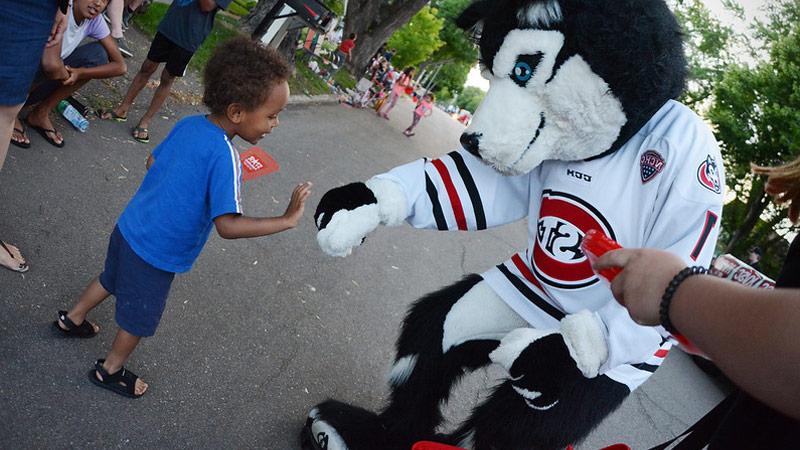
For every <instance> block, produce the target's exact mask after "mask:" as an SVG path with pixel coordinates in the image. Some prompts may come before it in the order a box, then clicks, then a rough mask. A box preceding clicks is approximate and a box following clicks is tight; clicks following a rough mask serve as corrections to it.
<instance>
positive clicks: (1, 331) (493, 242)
mask: <svg viewBox="0 0 800 450" xmlns="http://www.w3.org/2000/svg"><path fill="white" fill-rule="evenodd" d="M123 85H124V82H123ZM114 87H115V86H114V85H112V86H111V88H114ZM116 87H117V89H118V86H116ZM93 89H94V90H92V91H91V92H94V94H93V95H105V96H106V97H109V98H110V97H113V93H109V92H110V91H109V86H107V85H102V84H97V85H96V86H95V87H94V88H93ZM146 95H149V94H146ZM95 100H96V99H95ZM199 111H201V109H199V107H196V106H186V105H181V104H178V103H177V102H174V101H173V100H170V104H169V106H168V108H167V110H166V112H165V114H164V116H165V117H167V118H168V119H167V120H159V121H158V122H156V123H154V125H153V127H152V132H153V139H154V142H158V141H159V140H160V139H163V137H164V136H165V135H166V133H167V131H168V129H169V128H170V126H171V125H172V123H173V122H174V120H175V119H176V118H177V117H180V116H183V115H186V114H193V113H197V112H199ZM137 113H138V114H140V113H141V109H137V110H134V113H133V116H137V115H138V114H137ZM410 120H411V107H410V104H408V103H401V104H400V105H398V107H397V108H396V109H395V111H393V113H392V120H390V121H385V120H383V119H381V118H378V117H376V116H375V115H374V113H371V112H370V111H368V110H356V109H352V108H349V107H345V106H340V105H306V106H292V105H290V107H289V108H288V109H287V110H286V111H285V112H284V113H283V114H282V116H281V125H280V127H279V128H277V129H276V130H275V132H274V134H273V135H271V136H269V137H267V138H266V139H265V140H264V141H263V142H261V146H262V147H263V148H265V149H266V150H267V151H269V152H270V153H271V154H272V155H273V156H274V157H275V158H276V160H277V161H278V162H279V164H280V165H281V170H280V171H279V172H278V173H275V174H273V175H270V176H267V177H263V178H260V179H257V180H254V181H252V182H250V183H248V184H246V186H245V189H244V203H245V210H246V211H247V212H248V213H250V214H254V215H278V214H280V213H282V211H283V208H284V207H285V205H286V202H287V201H288V197H289V193H290V191H291V187H292V186H293V185H294V183H297V182H300V181H304V180H311V181H313V182H314V183H315V192H314V194H313V196H312V198H311V200H310V205H311V206H310V208H309V210H307V212H306V215H307V217H306V219H305V220H304V221H303V222H302V224H301V225H300V226H299V227H298V228H297V229H295V230H292V231H290V232H286V233H282V234H279V235H276V236H273V237H268V238H260V239H250V240H238V241H226V240H223V239H221V238H219V237H217V236H215V235H214V236H212V238H211V239H210V240H209V243H208V245H207V246H206V249H205V250H204V252H203V254H202V255H201V257H200V258H199V260H198V261H197V263H196V265H195V267H194V269H193V270H192V271H191V272H190V273H189V274H186V275H183V276H180V277H178V278H177V279H176V282H175V283H174V287H173V290H172V294H171V296H170V299H169V302H168V305H167V310H166V312H165V314H164V318H163V321H162V324H161V327H160V328H159V330H158V333H157V334H156V336H154V337H153V338H149V339H146V340H144V341H143V343H142V344H141V345H140V347H139V349H137V351H136V352H135V354H134V358H133V359H132V361H131V362H130V368H131V369H133V370H134V371H136V372H137V373H139V374H140V375H141V376H143V377H144V378H146V379H147V380H148V381H149V382H151V390H150V392H149V393H148V394H147V395H146V396H145V397H143V398H141V399H138V400H129V399H124V398H122V397H119V396H116V395H113V394H111V393H109V392H107V391H104V390H100V389H98V388H96V387H95V386H93V385H91V384H90V383H89V382H88V381H87V379H86V376H87V372H88V371H89V369H90V367H91V365H92V362H93V361H94V359H95V358H98V357H102V356H103V355H104V354H105V352H106V350H107V348H108V347H109V345H110V343H111V339H112V338H113V333H114V321H113V301H108V302H107V303H106V304H103V305H102V306H101V307H99V308H98V309H97V310H96V312H95V313H94V315H93V316H92V319H93V320H95V321H97V322H98V323H99V324H100V325H101V326H102V327H104V328H103V330H102V332H101V334H100V335H99V336H98V337H97V338H95V339H90V340H80V341H78V340H65V339H62V338H59V337H58V336H57V335H56V334H55V333H54V332H53V330H52V328H51V322H52V321H53V319H54V316H55V311H56V310H58V309H61V308H65V307H67V306H68V305H70V304H71V303H72V302H73V300H74V298H75V296H76V295H77V294H78V293H79V292H80V291H81V289H82V288H83V287H84V285H85V284H86V283H87V282H88V281H89V279H90V278H92V277H94V276H96V275H97V274H98V272H99V271H100V270H101V268H102V263H103V258H104V255H105V246H106V244H107V239H108V235H109V233H110V232H111V230H112V228H113V226H114V223H115V220H116V218H117V216H118V214H119V213H120V211H121V210H122V209H123V208H124V206H125V204H126V202H127V201H128V200H129V198H130V197H131V195H132V194H133V193H134V191H135V190H136V188H137V186H138V184H139V183H140V181H141V179H142V177H143V175H144V160H145V157H146V156H147V154H148V152H149V151H150V150H151V149H152V147H153V145H142V144H139V143H136V142H135V141H133V140H132V139H130V138H128V137H127V136H128V131H129V127H130V126H132V124H126V125H123V124H116V123H109V122H100V121H97V120H94V121H92V123H91V127H90V130H89V132H87V133H86V134H84V135H79V134H78V133H75V132H73V131H72V130H69V129H66V128H65V127H66V125H64V123H63V121H60V122H59V126H60V127H61V128H62V129H64V130H65V131H64V135H65V139H66V140H67V142H68V144H67V146H66V147H65V148H63V149H56V148H54V147H51V146H49V145H47V144H46V143H44V141H43V140H41V139H39V138H38V136H33V137H32V140H33V142H34V144H33V147H32V148H31V149H29V150H21V149H17V148H15V147H12V150H11V153H10V155H9V158H8V160H7V161H6V167H5V169H4V171H3V173H2V176H0V230H3V233H2V237H3V238H4V239H6V240H10V241H12V242H16V243H18V244H20V246H21V247H22V248H23V250H24V251H25V253H26V255H27V257H28V258H29V260H30V263H31V265H32V267H33V268H32V269H31V271H30V272H29V273H28V274H25V275H19V274H14V273H11V272H9V271H0V310H2V311H3V320H1V321H0V436H1V437H2V440H0V442H2V444H0V447H3V448H56V447H60V448H63V447H70V448H73V447H99V448H137V449H138V448H142V449H147V448H209V449H211V448H266V449H293V448H296V433H297V431H298V429H299V427H300V426H301V423H302V420H303V418H304V415H305V413H306V411H307V409H308V408H309V407H310V406H311V405H313V404H314V403H316V402H319V401H321V400H323V399H325V398H328V397H335V398H339V399H344V400H348V401H353V402H356V403H358V404H361V405H364V406H367V407H373V408H375V407H378V406H379V405H381V404H382V401H383V400H384V398H385V396H386V392H387V391H386V388H385V383H384V381H383V374H384V373H386V370H387V369H388V367H389V363H390V360H391V358H392V354H393V350H392V349H393V344H394V340H395V338H396V334H397V330H398V324H399V322H400V321H401V319H402V316H403V314H404V311H405V309H406V307H407V305H408V304H409V303H410V302H412V301H413V300H415V299H416V298H418V297H419V296H421V295H423V294H425V293H427V292H429V291H431V290H433V289H437V288H439V287H441V286H443V285H445V284H449V283H451V282H453V281H454V280H457V279H459V278H460V277H461V276H462V274H464V273H467V272H475V271H477V272H480V271H483V270H485V269H486V268H487V267H490V266H491V265H492V264H495V263H497V262H499V261H502V260H503V259H505V258H506V257H507V256H508V255H510V254H511V253H512V252H513V251H515V250H517V249H520V248H523V247H524V245H525V230H524V226H523V224H515V225H512V226H507V227H503V228H499V229H494V230H490V231H484V232H480V233H471V234H462V233H438V232H434V231H416V230H412V229H410V228H409V227H398V228H392V229H381V230H379V231H378V232H376V233H375V234H374V235H372V236H370V238H369V239H368V241H367V242H366V244H365V245H364V246H362V248H360V249H359V250H358V251H356V252H355V254H354V255H352V256H350V257H348V258H345V259H339V258H335V259H334V258H330V257H327V256H325V255H323V254H322V252H321V251H320V250H319V249H318V247H317V245H316V241H315V239H314V232H315V229H314V225H313V223H312V220H311V218H310V217H311V213H312V212H313V211H312V210H313V208H314V206H315V205H316V202H317V201H318V199H319V198H320V196H321V194H322V193H323V192H324V191H325V190H326V189H329V188H331V187H334V186H337V185H340V184H342V183H346V182H349V181H352V180H364V179H366V178H368V177H369V176H370V175H372V174H374V173H377V172H380V171H384V170H386V169H388V168H390V167H393V166H395V165H397V164H400V163H403V162H406V161H409V160H412V159H415V158H418V157H421V156H430V155H438V154H441V153H445V152H447V151H449V150H451V149H452V148H453V147H454V145H455V144H456V143H457V138H458V135H459V134H460V132H461V129H462V127H461V126H460V125H459V124H458V123H457V122H455V121H453V120H452V119H450V118H449V117H448V116H446V115H445V114H444V113H442V112H441V111H436V113H435V114H434V116H433V117H431V118H428V119H425V120H423V122H422V123H421V124H420V126H419V128H418V132H417V135H416V136H415V137H413V138H406V137H404V136H403V135H402V134H401V131H402V130H403V129H404V128H405V127H406V126H407V125H408V123H409V122H410ZM238 145H239V147H240V149H244V148H246V147H247V146H246V145H244V143H243V142H241V141H240V142H238ZM499 375H500V373H499V372H497V371H493V370H492V371H481V372H479V373H477V374H475V375H474V376H471V377H470V378H468V380H467V381H466V382H465V383H463V384H462V386H461V387H460V388H459V390H458V392H457V394H456V395H455V396H454V398H455V400H454V401H453V402H451V403H452V404H451V405H448V411H449V416H450V418H451V420H450V424H451V425H452V423H455V422H457V421H458V419H459V418H460V417H464V414H465V411H467V409H468V407H469V406H470V405H471V404H473V403H474V402H475V399H476V398H477V397H478V395H479V392H481V389H482V388H483V387H485V386H486V385H487V384H491V383H492V382H493V380H494V379H495V378H496V377H497V376H499ZM720 397H721V391H720V390H719V388H718V387H717V386H716V385H715V384H714V383H713V382H711V381H710V380H709V379H707V378H706V377H705V376H704V375H703V374H702V373H701V372H699V371H698V370H697V369H696V368H695V367H694V365H693V364H692V363H691V362H690V361H689V360H688V359H687V358H686V357H685V355H683V354H681V353H679V352H677V351H674V352H672V354H671V355H670V357H669V358H668V360H667V362H666V363H665V367H663V368H662V369H661V370H659V372H658V373H657V374H656V375H655V376H654V377H652V379H651V381H649V382H648V383H647V384H646V385H645V386H643V387H642V388H641V389H639V390H638V391H637V392H636V393H635V394H634V395H632V396H631V397H630V398H629V400H628V401H626V403H625V404H624V405H623V407H622V408H621V409H620V410H619V411H618V412H617V413H615V414H614V415H612V416H611V417H609V418H608V419H607V420H606V421H605V422H604V423H603V424H602V425H601V426H600V428H598V429H597V430H596V431H595V432H594V433H593V434H592V435H591V436H590V438H589V439H588V441H587V442H586V443H585V444H584V445H581V446H579V447H578V449H596V448H599V447H601V446H602V445H608V444H611V443H614V442H619V441H624V442H627V443H629V444H630V445H632V446H633V447H634V448H637V449H638V448H647V447H649V446H650V445H652V444H655V443H657V442H659V441H660V440H663V439H664V438H667V437H670V436H671V435H672V434H673V433H675V432H678V431H680V430H682V429H683V428H684V427H685V426H686V425H687V424H688V423H691V422H692V421H693V420H695V419H696V418H698V417H699V416H701V415H702V414H703V413H705V412H706V411H707V410H708V409H710V408H711V407H712V406H713V405H714V404H715V403H716V402H717V401H718V400H719V399H720Z"/></svg>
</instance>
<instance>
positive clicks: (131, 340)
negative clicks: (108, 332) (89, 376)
mask: <svg viewBox="0 0 800 450" xmlns="http://www.w3.org/2000/svg"><path fill="white" fill-rule="evenodd" d="M141 339H142V338H141V337H139V336H134V335H132V334H130V333H128V332H127V331H125V330H123V329H122V328H120V329H119V330H118V331H117V336H116V337H115V338H114V343H113V344H111V351H110V352H108V354H107V355H106V360H105V362H104V363H103V368H104V369H106V372H108V373H109V374H112V375H113V374H114V373H116V372H117V371H119V369H121V368H122V366H124V365H125V363H126V362H127V361H128V358H129V357H130V356H131V353H133V350H134V349H135V348H136V346H137V345H139V341H140V340H141ZM95 376H96V377H97V379H98V380H100V381H103V377H102V376H101V375H100V374H99V373H98V372H97V371H95ZM147 387H148V385H147V383H145V382H144V380H142V379H141V378H137V379H136V386H135V387H134V392H135V393H136V395H141V394H144V391H146V390H147Z"/></svg>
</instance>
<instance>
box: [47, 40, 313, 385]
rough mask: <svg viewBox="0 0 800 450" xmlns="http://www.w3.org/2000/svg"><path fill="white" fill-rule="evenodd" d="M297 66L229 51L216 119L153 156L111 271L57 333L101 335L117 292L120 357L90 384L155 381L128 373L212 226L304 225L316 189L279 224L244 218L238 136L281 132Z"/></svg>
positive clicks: (267, 228)
mask: <svg viewBox="0 0 800 450" xmlns="http://www.w3.org/2000/svg"><path fill="white" fill-rule="evenodd" d="M289 76H290V69H289V66H288V65H287V63H286V61H285V60H284V59H283V58H282V57H281V56H280V55H279V54H278V53H277V52H276V51H275V50H274V49H270V48H262V47H260V46H259V45H258V44H256V43H255V42H252V41H250V40H249V39H246V38H243V37H242V38H234V39H231V40H229V41H227V42H226V43H224V44H223V45H221V46H220V47H219V48H218V49H217V50H216V52H215V53H214V55H213V56H212V57H211V59H210V60H209V62H208V65H207V66H206V69H205V74H204V81H205V92H204V94H203V102H204V103H205V104H206V106H208V108H209V109H210V111H211V114H209V115H207V116H202V115H201V116H190V117H187V118H185V119H183V120H181V121H180V122H178V123H177V124H176V125H175V128H173V129H172V132H171V133H170V134H169V136H167V138H166V139H165V140H164V141H163V142H162V143H161V144H160V145H159V146H158V147H156V148H155V150H153V152H152V154H151V155H150V156H149V157H148V159H147V169H148V172H147V175H146V176H145V178H144V180H143V181H142V184H141V186H140V187H139V191H138V192H137V193H136V194H135V195H134V197H133V199H131V201H130V203H128V206H127V207H126V208H125V210H124V211H123V212H122V215H121V216H120V218H119V220H118V222H117V226H116V227H115V228H114V232H113V233H112V235H111V239H110V242H109V246H108V254H107V256H106V262H105V269H104V270H103V273H102V274H100V276H99V278H96V279H94V280H92V281H91V282H90V283H89V285H88V286H87V287H86V289H85V290H84V291H83V293H82V294H81V296H80V298H79V299H78V302H77V304H76V305H75V306H73V308H72V309H71V310H70V311H69V312H66V311H59V313H58V320H57V321H56V322H55V326H56V328H57V329H58V330H59V331H60V332H62V333H63V334H64V335H65V336H74V337H92V336H94V335H96V334H97V332H98V331H99V328H98V327H97V326H96V325H94V324H92V323H90V322H89V321H88V320H85V319H86V315H87V314H88V313H89V311H91V310H92V309H94V308H95V307H96V306H97V305H99V304H100V303H101V302H102V301H103V300H105V299H106V298H107V297H108V296H109V295H110V294H114V296H115V297H116V299H117V302H116V314H115V320H116V322H117V324H118V325H119V330H118V331H117V335H116V338H115V339H114V343H113V344H112V347H111V351H110V352H109V353H108V355H107V356H106V357H105V359H99V360H97V362H96V363H95V367H94V369H93V370H92V371H90V372H89V378H90V380H91V381H92V382H93V383H94V384H96V385H98V386H101V387H104V388H106V389H109V390H111V391H114V392H117V393H119V394H122V395H124V396H127V397H134V398H135V397H140V396H141V395H142V394H144V393H145V390H146V389H147V384H146V383H144V382H143V381H142V379H140V378H138V377H137V376H136V375H134V374H133V373H132V372H130V371H128V370H126V369H124V368H123V364H124V363H125V362H126V361H127V360H128V357H129V356H130V355H131V353H132V352H133V350H134V349H135V348H136V345H137V344H138V343H139V340H140V339H141V338H142V337H144V336H152V335H153V334H154V333H155V330H156V327H157V326H158V323H159V320H160V319H161V314H162V312H163V310H164V305H165V303H166V299H167V294H168V293H169V288H170V284H171V283H172V279H173V277H174V276H175V273H180V272H186V271H188V270H189V269H190V268H191V266H192V264H193V262H194V261H195V259H196V258H197V256H198V254H199V253H200V251H201V250H202V248H203V246H204V245H205V243H206V240H207V239H208V235H209V233H210V231H211V226H212V224H213V225H214V226H216V229H217V232H218V233H219V235H220V236H222V237H223V238H225V239H236V238H244V237H257V236H266V235H268V234H273V233H278V232H281V231H284V230H287V229H290V228H293V227H295V226H296V225H297V222H298V220H299V219H300V217H301V216H302V214H303V208H304V205H305V201H306V199H307V198H308V196H309V194H310V193H311V183H302V184H300V185H298V186H297V187H295V189H294V192H292V198H291V200H290V201H289V206H288V207H287V208H286V212H285V213H284V214H283V215H282V216H279V217H248V216H244V215H242V207H241V201H240V195H241V186H240V183H241V182H240V179H241V164H240V162H239V155H238V153H237V152H236V150H235V149H234V148H233V145H231V141H232V140H233V138H234V137H235V136H240V137H241V138H242V139H244V140H245V141H247V142H250V143H253V144H255V143H256V142H258V141H259V140H260V139H261V138H263V137H264V136H265V135H267V134H269V133H270V132H271V131H272V129H273V128H275V127H276V126H278V114H279V113H280V112H281V110H283V108H284V106H285V105H286V102H287V101H288V98H289V85H288V84H287V79H288V77H289Z"/></svg>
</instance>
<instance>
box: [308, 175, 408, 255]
mask: <svg viewBox="0 0 800 450" xmlns="http://www.w3.org/2000/svg"><path fill="white" fill-rule="evenodd" d="M407 211H408V205H407V201H406V197H405V195H404V194H403V191H402V189H401V188H400V185H398V184H397V183H395V182H393V181H390V180H386V179H382V178H372V179H370V180H369V181H367V182H366V183H351V184H348V185H345V186H341V187H338V188H334V189H331V190H330V191H328V192H326V193H325V195H323V196H322V199H320V201H319V205H317V210H316V212H315V213H314V222H315V223H316V224H317V229H319V232H318V233H317V242H318V243H319V246H320V247H321V248H322V250H323V251H324V252H325V253H327V254H329V255H331V256H342V257H344V256H347V255H349V254H350V253H351V252H352V251H353V248H354V247H357V246H359V245H361V243H362V242H363V241H364V239H365V238H366V236H367V234H369V233H370V232H372V231H373V230H374V229H375V228H377V227H378V225H380V224H384V225H389V226H394V225H399V224H401V223H402V222H403V220H404V219H405V218H406V217H407V216H408V212H407Z"/></svg>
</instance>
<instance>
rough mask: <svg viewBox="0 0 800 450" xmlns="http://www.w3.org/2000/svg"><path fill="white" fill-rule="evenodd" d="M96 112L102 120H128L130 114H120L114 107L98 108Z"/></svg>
mask: <svg viewBox="0 0 800 450" xmlns="http://www.w3.org/2000/svg"><path fill="white" fill-rule="evenodd" d="M95 114H96V115H97V117H98V118H99V119H100V120H113V121H114V122H127V121H128V116H120V115H119V114H117V113H116V112H114V110H113V109H105V108H101V109H98V110H97V111H96V112H95Z"/></svg>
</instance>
